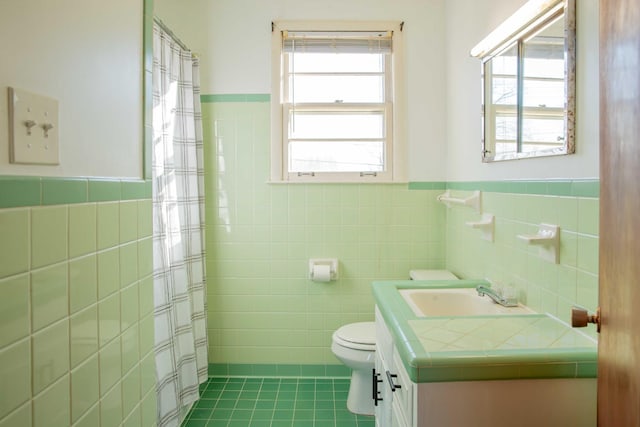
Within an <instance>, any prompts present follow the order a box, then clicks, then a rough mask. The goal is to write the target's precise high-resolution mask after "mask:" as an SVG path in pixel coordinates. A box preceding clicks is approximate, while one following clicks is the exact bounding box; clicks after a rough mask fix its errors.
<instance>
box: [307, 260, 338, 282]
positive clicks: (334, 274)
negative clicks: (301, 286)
mask: <svg viewBox="0 0 640 427" xmlns="http://www.w3.org/2000/svg"><path fill="white" fill-rule="evenodd" d="M316 266H325V267H329V280H332V281H333V280H338V259H337V258H311V259H310V260H309V279H311V280H315V281H326V280H318V279H320V278H318V277H315V274H314V273H315V271H317V269H316V268H315V267H316ZM323 270H325V269H324V268H323ZM325 271H326V270H325Z"/></svg>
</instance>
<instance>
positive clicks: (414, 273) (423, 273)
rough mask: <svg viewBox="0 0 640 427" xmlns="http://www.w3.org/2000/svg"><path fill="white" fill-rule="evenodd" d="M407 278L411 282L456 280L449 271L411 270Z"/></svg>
mask: <svg viewBox="0 0 640 427" xmlns="http://www.w3.org/2000/svg"><path fill="white" fill-rule="evenodd" d="M409 277H410V278H411V280H458V277H456V275H455V274H453V273H452V272H450V271H449V270H411V271H409Z"/></svg>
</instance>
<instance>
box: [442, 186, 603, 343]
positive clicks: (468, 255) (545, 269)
mask: <svg viewBox="0 0 640 427" xmlns="http://www.w3.org/2000/svg"><path fill="white" fill-rule="evenodd" d="M553 184H554V182H551V184H550V185H549V186H547V191H548V190H549V189H550V187H552V186H553ZM576 187H577V188H578V189H579V190H575V189H574V190H571V192H570V193H569V194H563V195H556V193H558V192H559V191H550V194H549V193H547V194H528V193H527V194H520V193H511V192H491V191H483V193H482V210H483V212H486V213H491V214H494V215H495V230H496V232H495V241H494V242H488V241H485V240H482V239H481V238H480V233H479V232H478V231H477V230H474V229H472V228H471V227H469V226H467V225H466V222H469V221H478V219H479V214H478V213H477V212H474V211H472V210H471V209H468V208H464V207H461V206H454V207H452V208H449V209H447V214H446V215H447V237H446V252H447V268H448V269H449V270H451V271H452V272H454V273H455V274H457V275H458V276H460V277H463V278H488V279H490V280H492V281H495V282H496V283H498V284H502V285H512V286H515V287H516V288H517V290H518V294H519V297H520V299H521V300H522V301H523V302H524V303H526V304H527V305H529V306H530V307H531V308H533V309H534V310H536V311H540V312H549V313H551V314H553V315H554V316H557V317H558V318H560V319H562V320H564V321H567V322H568V321H569V320H570V309H571V306H572V305H574V304H578V305H581V306H584V307H586V308H587V309H589V310H591V311H595V309H596V307H597V306H598V231H599V230H598V218H599V204H598V202H599V199H598V198H597V197H594V195H595V196H597V190H598V188H597V185H596V183H594V182H591V183H588V182H587V181H584V182H580V184H579V185H576V183H575V182H574V183H572V184H570V185H569V187H566V188H576ZM476 188H477V189H482V188H486V187H484V186H483V185H482V184H481V183H480V184H479V185H478V186H477V187H476ZM536 188H538V189H539V187H536ZM566 188H565V189H566ZM474 189H475V188H473V187H471V186H466V187H465V190H464V191H463V190H456V191H457V194H458V195H459V196H461V197H463V196H464V195H466V194H469V193H468V191H469V190H474ZM556 190H557V189H556ZM585 194H586V196H585ZM540 223H548V224H557V225H559V226H560V262H559V264H554V263H550V262H548V261H545V260H543V259H542V258H540V256H539V254H538V247H536V246H533V245H527V244H526V243H525V242H524V241H522V240H519V239H518V238H517V237H516V236H517V235H518V234H535V232H536V231H537V229H538V225H539V224H540ZM588 333H590V334H591V335H592V336H595V332H594V331H592V330H589V331H588Z"/></svg>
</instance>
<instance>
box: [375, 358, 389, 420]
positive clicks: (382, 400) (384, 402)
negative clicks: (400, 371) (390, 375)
mask: <svg viewBox="0 0 640 427" xmlns="http://www.w3.org/2000/svg"><path fill="white" fill-rule="evenodd" d="M375 366H376V368H375V374H376V378H375V379H372V383H373V381H378V382H377V383H376V385H377V393H378V402H377V404H376V406H375V416H376V425H377V426H379V427H388V426H391V403H392V399H393V397H392V395H391V389H390V388H389V385H388V383H387V378H386V374H385V372H387V365H386V363H385V362H384V360H383V359H382V357H380V355H379V354H376V365H375ZM372 387H373V388H374V392H375V388H376V387H375V386H373V384H372ZM372 397H373V396H372Z"/></svg>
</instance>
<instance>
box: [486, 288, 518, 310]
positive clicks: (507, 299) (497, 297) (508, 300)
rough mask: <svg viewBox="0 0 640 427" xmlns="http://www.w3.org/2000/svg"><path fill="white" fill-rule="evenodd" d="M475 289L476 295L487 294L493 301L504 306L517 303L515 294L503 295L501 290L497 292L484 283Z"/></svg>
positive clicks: (512, 305)
mask: <svg viewBox="0 0 640 427" xmlns="http://www.w3.org/2000/svg"><path fill="white" fill-rule="evenodd" d="M476 291H477V292H478V296H480V297H482V296H485V295H486V296H488V297H489V298H491V299H492V300H493V301H494V302H496V303H498V304H500V305H502V306H504V307H515V306H517V305H518V299H517V298H516V296H515V294H513V295H508V296H505V295H504V293H503V292H497V291H494V290H493V289H491V288H490V287H488V286H485V285H478V286H476Z"/></svg>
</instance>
